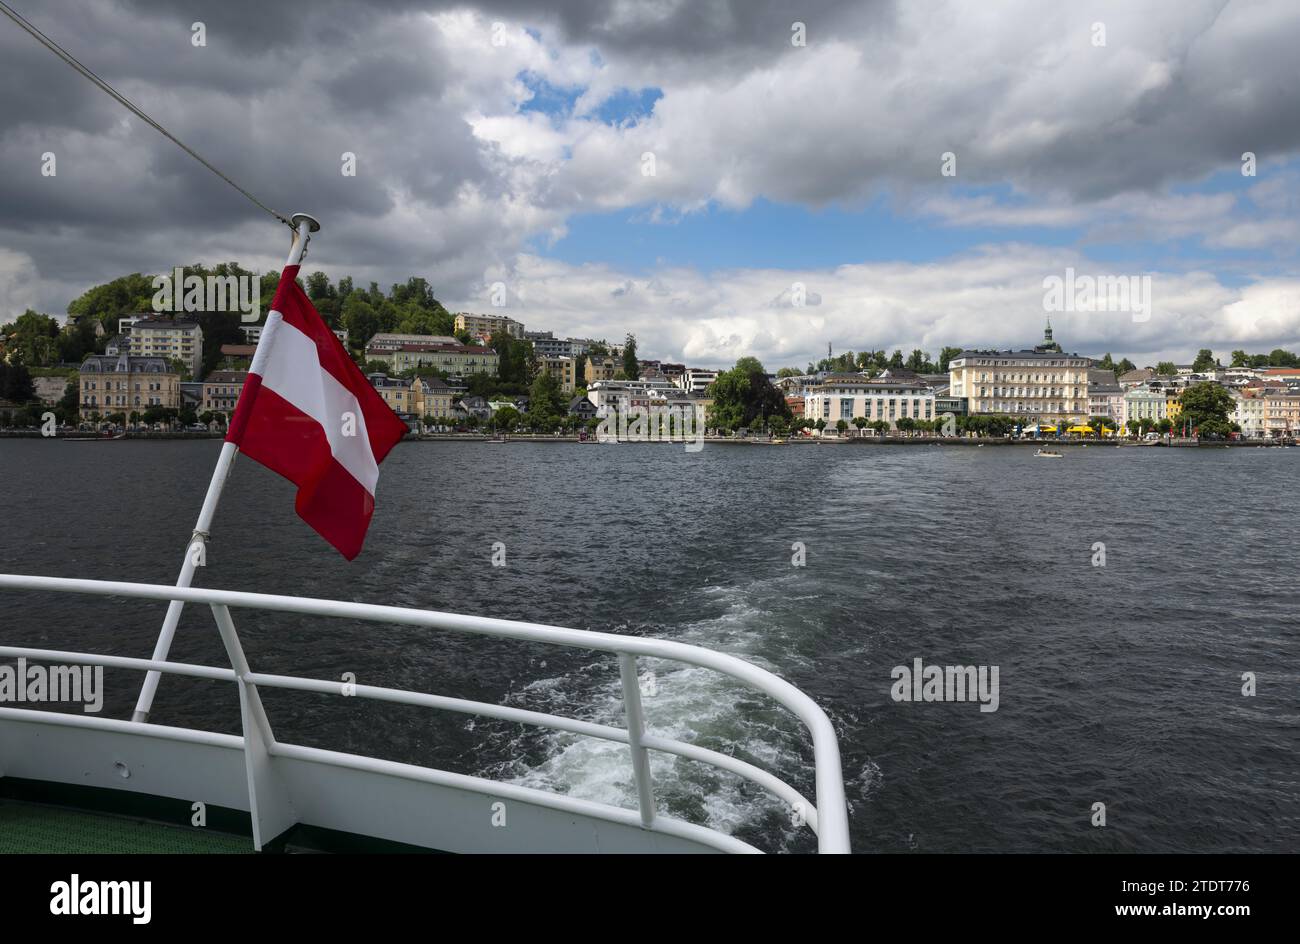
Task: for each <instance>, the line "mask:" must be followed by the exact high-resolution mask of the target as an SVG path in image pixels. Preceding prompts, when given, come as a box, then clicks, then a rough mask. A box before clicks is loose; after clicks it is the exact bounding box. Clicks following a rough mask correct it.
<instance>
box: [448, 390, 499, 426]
mask: <svg viewBox="0 0 1300 944" xmlns="http://www.w3.org/2000/svg"><path fill="white" fill-rule="evenodd" d="M451 410H452V416H454V417H457V418H466V419H468V418H469V417H471V416H473V417H477V418H478V419H480V420H486V419H488V418H489V417H490V416H491V415H492V409H491V407H489V406H488V402H487V400H486V399H484V398H483V397H480V396H478V395H477V394H470V395H468V396H463V397H461V398H460V399H459V400H457V401H456V402H455V403H454V404H453V405H452V408H451Z"/></svg>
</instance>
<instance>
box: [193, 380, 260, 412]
mask: <svg viewBox="0 0 1300 944" xmlns="http://www.w3.org/2000/svg"><path fill="white" fill-rule="evenodd" d="M247 380H248V371H246V370H214V371H213V372H212V373H210V374H208V376H206V377H204V378H203V399H202V400H201V401H200V402H199V412H200V413H202V412H206V411H208V410H211V411H212V412H213V413H224V414H225V415H226V416H230V415H231V414H233V413H234V412H235V405H236V404H237V403H238V402H239V395H240V394H241V393H242V392H243V390H244V383H245V381H247Z"/></svg>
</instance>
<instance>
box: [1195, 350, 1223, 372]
mask: <svg viewBox="0 0 1300 944" xmlns="http://www.w3.org/2000/svg"><path fill="white" fill-rule="evenodd" d="M1217 366H1218V362H1217V361H1216V360H1215V359H1214V352H1213V351H1211V350H1210V349H1209V348H1208V347H1203V348H1201V350H1200V352H1199V353H1198V354H1197V355H1196V360H1194V361H1192V370H1194V371H1195V372H1196V373H1198V374H1203V373H1205V372H1206V371H1207V370H1213V369H1214V368H1215V367H1217Z"/></svg>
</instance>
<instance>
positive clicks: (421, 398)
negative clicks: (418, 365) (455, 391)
mask: <svg viewBox="0 0 1300 944" xmlns="http://www.w3.org/2000/svg"><path fill="white" fill-rule="evenodd" d="M411 396H412V399H413V401H414V406H415V415H416V416H420V417H424V416H432V417H434V418H435V419H445V418H446V417H449V416H451V401H452V390H451V387H449V386H447V383H446V381H444V380H442V379H441V378H439V377H416V378H415V379H414V380H413V381H411Z"/></svg>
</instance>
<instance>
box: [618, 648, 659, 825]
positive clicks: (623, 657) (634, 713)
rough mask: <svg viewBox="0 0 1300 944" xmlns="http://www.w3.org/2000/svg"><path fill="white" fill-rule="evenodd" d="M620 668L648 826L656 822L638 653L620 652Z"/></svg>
mask: <svg viewBox="0 0 1300 944" xmlns="http://www.w3.org/2000/svg"><path fill="white" fill-rule="evenodd" d="M618 669H619V675H621V676H622V679H623V710H624V712H625V713H626V715H627V746H628V748H629V749H630V750H631V751H632V781H633V782H634V783H635V784H636V798H637V806H638V807H639V808H640V811H641V825H642V826H644V827H647V828H648V827H649V826H650V825H651V824H652V823H654V821H655V794H654V784H653V783H652V782H651V780H650V756H649V754H648V753H647V752H646V749H645V746H644V745H643V744H642V743H641V737H642V735H644V734H645V715H644V714H643V713H642V711H641V679H640V678H639V677H638V676H637V671H636V656H634V655H632V654H631V653H627V652H620V653H619V655H618Z"/></svg>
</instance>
